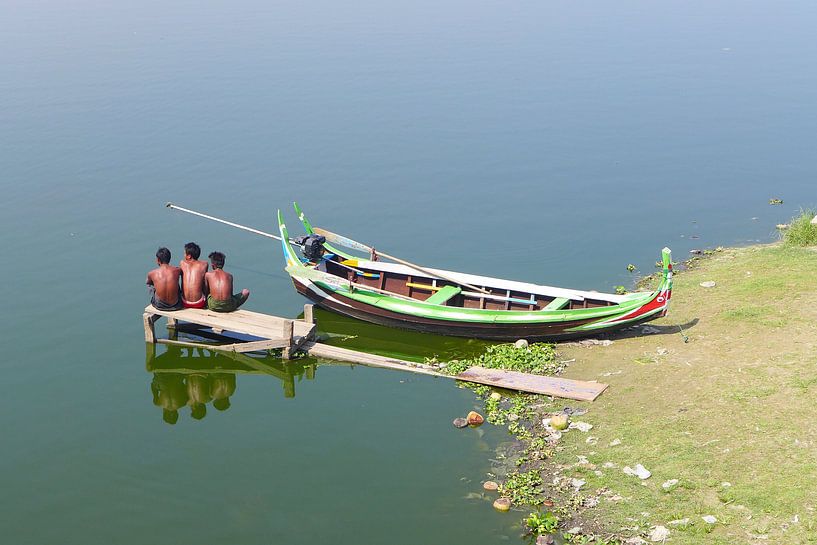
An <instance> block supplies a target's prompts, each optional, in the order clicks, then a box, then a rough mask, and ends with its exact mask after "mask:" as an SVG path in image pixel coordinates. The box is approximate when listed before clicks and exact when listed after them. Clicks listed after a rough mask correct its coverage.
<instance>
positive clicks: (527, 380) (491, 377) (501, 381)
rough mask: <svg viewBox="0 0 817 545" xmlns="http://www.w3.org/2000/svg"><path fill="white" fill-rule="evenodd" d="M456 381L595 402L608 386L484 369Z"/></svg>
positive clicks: (478, 369)
mask: <svg viewBox="0 0 817 545" xmlns="http://www.w3.org/2000/svg"><path fill="white" fill-rule="evenodd" d="M457 379H459V380H466V381H468V382H477V383H479V384H486V385H488V386H496V387H498V388H507V389H508V390H519V391H521V392H531V393H534V394H544V395H549V396H554V397H564V398H567V399H575V400H578V401H594V400H595V399H596V398H597V397H599V396H600V395H601V393H602V392H603V391H604V390H605V389H607V385H606V384H602V383H600V382H587V381H583V380H571V379H567V378H557V377H545V376H542V375H530V374H528V373H520V372H518V371H505V370H504V369H486V368H485V367H470V368H468V369H467V370H465V371H463V372H462V373H460V374H459V375H457Z"/></svg>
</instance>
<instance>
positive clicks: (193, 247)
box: [184, 242, 201, 259]
mask: <svg viewBox="0 0 817 545" xmlns="http://www.w3.org/2000/svg"><path fill="white" fill-rule="evenodd" d="M184 255H189V256H190V257H192V258H193V259H198V258H199V256H200V255H201V248H199V245H198V244H196V243H195V242H188V243H187V244H185V245H184Z"/></svg>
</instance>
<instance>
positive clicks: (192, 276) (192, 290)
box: [179, 242, 207, 308]
mask: <svg viewBox="0 0 817 545" xmlns="http://www.w3.org/2000/svg"><path fill="white" fill-rule="evenodd" d="M200 255H201V248H199V245H198V244H196V243H195V242H188V243H187V244H185V245H184V259H183V260H182V261H181V262H180V263H179V268H180V269H181V270H182V304H183V305H184V308H204V307H206V306H207V300H206V299H205V298H204V274H205V273H206V272H207V262H206V261H199V256H200Z"/></svg>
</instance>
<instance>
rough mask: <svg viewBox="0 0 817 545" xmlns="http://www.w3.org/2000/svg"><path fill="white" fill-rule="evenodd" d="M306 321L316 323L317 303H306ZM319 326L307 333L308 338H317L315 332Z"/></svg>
mask: <svg viewBox="0 0 817 545" xmlns="http://www.w3.org/2000/svg"><path fill="white" fill-rule="evenodd" d="M304 322H306V323H308V324H311V325H315V305H313V304H311V303H307V304H305V305H304ZM317 329H318V328H313V329H312V331H311V332H310V333H309V335H307V339H308V340H310V341H311V340H314V339H315V332H316V331H317Z"/></svg>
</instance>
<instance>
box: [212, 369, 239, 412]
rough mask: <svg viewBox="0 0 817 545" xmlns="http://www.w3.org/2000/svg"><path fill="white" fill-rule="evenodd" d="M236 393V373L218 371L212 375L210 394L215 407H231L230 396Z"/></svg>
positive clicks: (222, 409)
mask: <svg viewBox="0 0 817 545" xmlns="http://www.w3.org/2000/svg"><path fill="white" fill-rule="evenodd" d="M234 393H235V375H231V374H229V373H216V374H213V375H211V376H210V395H212V396H213V407H214V408H215V409H216V410H219V411H226V410H227V409H229V408H230V396H232V395H233V394H234Z"/></svg>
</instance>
